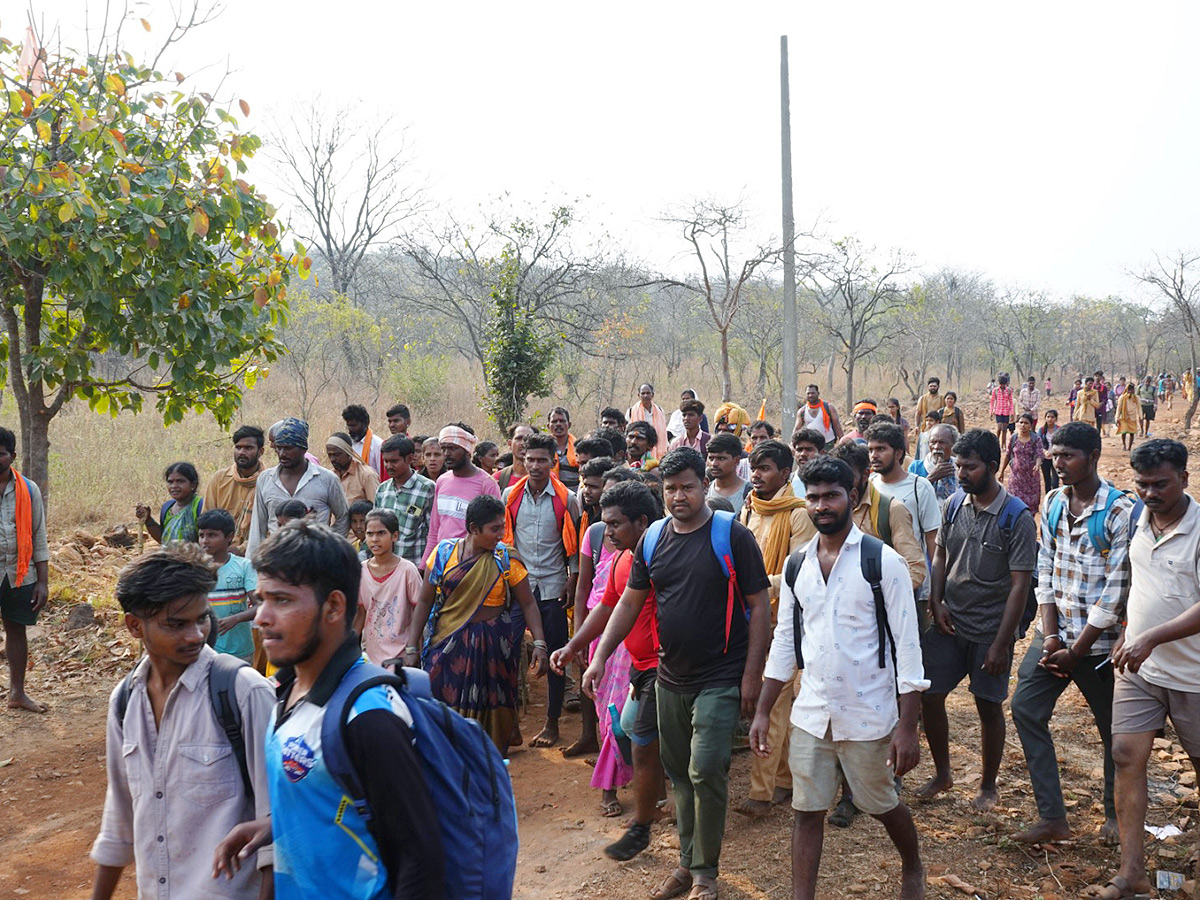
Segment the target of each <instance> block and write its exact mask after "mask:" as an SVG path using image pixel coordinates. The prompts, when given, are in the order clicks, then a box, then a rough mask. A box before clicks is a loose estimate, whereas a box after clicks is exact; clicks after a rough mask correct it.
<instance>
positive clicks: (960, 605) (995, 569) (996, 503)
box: [937, 487, 1037, 644]
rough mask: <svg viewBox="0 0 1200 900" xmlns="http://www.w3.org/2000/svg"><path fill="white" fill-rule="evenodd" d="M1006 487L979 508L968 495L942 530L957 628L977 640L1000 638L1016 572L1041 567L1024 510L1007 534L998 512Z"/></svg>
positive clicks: (940, 537) (1034, 534)
mask: <svg viewBox="0 0 1200 900" xmlns="http://www.w3.org/2000/svg"><path fill="white" fill-rule="evenodd" d="M1008 496H1009V495H1008V491H1006V490H1005V489H1004V488H1003V487H1002V488H1000V493H998V494H997V495H996V498H995V499H994V500H993V501H992V502H991V503H990V504H989V505H988V507H987V508H986V509H982V510H981V509H976V507H975V504H974V503H972V502H971V498H970V497H969V496H968V497H967V499H965V500H964V501H963V504H962V507H961V508H960V509H959V511H958V514H957V515H956V516H955V517H954V521H953V522H944V523H943V524H942V527H941V528H940V529H939V530H938V536H937V545H938V546H939V547H944V548H946V592H945V595H944V598H943V599H944V602H945V604H946V608H947V609H948V610H949V611H950V619H951V621H952V622H953V623H954V630H955V631H956V632H957V633H958V635H959V636H960V637H963V638H966V639H967V640H968V641H972V642H974V643H977V644H990V643H991V642H992V641H993V640H995V638H996V632H997V630H998V629H999V628H1000V620H1001V619H1002V618H1003V616H1004V606H1005V604H1006V603H1007V601H1008V591H1009V589H1010V588H1011V587H1012V573H1013V572H1032V571H1033V570H1034V569H1036V568H1037V527H1036V526H1035V525H1034V524H1033V516H1032V515H1031V514H1030V513H1029V511H1028V510H1025V511H1024V512H1022V513H1021V515H1020V516H1018V517H1017V520H1016V522H1015V523H1014V524H1013V527H1012V531H1011V533H1010V534H1008V535H1007V539H1006V536H1005V535H1004V534H1003V533H1002V532H1001V531H1000V511H1001V510H1002V509H1003V508H1004V503H1005V501H1007V500H1008Z"/></svg>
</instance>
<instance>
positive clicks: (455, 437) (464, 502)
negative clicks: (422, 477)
mask: <svg viewBox="0 0 1200 900" xmlns="http://www.w3.org/2000/svg"><path fill="white" fill-rule="evenodd" d="M438 444H439V445H440V446H441V449H442V453H443V455H444V456H445V459H446V471H445V472H443V473H442V474H441V476H439V478H438V480H437V486H436V487H435V488H434V492H433V514H432V515H431V516H430V518H429V536H428V537H427V538H426V539H425V550H424V552H423V553H422V554H421V558H422V560H427V559H429V554H430V553H432V552H433V549H434V548H435V547H436V546H437V545H438V541H444V540H447V539H448V538H460V537H466V534H467V506H468V505H469V504H470V502H471V501H472V500H474V499H475V498H476V497H478V496H479V495H480V494H490V495H491V496H493V497H495V498H496V499H497V500H499V499H500V488H499V486H498V485H497V484H496V482H495V479H493V478H492V476H491V475H489V474H488V473H487V472H485V471H483V469H481V468H479V467H478V466H476V465H475V464H474V463H473V462H471V451H473V450H474V449H475V432H474V431H473V430H472V429H471V427H470V426H469V425H467V424H466V423H465V422H455V423H454V424H453V425H447V426H446V427H445V428H443V429H442V430H441V431H440V432H439V433H438Z"/></svg>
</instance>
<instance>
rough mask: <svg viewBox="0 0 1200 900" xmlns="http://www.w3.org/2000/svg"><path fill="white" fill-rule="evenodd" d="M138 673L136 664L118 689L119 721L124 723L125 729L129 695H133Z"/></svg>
mask: <svg viewBox="0 0 1200 900" xmlns="http://www.w3.org/2000/svg"><path fill="white" fill-rule="evenodd" d="M136 671H137V665H136V664H135V665H134V667H133V669H132V670H130V672H129V674H128V675H126V676H125V677H124V678H122V679H121V684H120V685H119V686H118V687H117V698H116V703H117V721H118V722H120V723H122V727H124V723H125V713H126V712H127V711H128V710H129V695H130V694H132V693H133V673H134V672H136Z"/></svg>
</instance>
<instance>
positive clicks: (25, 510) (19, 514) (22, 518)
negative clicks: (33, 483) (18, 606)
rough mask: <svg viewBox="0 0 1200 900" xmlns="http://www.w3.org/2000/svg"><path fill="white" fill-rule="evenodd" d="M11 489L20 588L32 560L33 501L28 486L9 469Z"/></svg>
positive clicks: (15, 585)
mask: <svg viewBox="0 0 1200 900" xmlns="http://www.w3.org/2000/svg"><path fill="white" fill-rule="evenodd" d="M10 471H11V472H12V476H13V479H14V481H13V489H14V490H15V491H16V494H17V498H16V499H17V509H16V520H17V523H16V524H17V583H16V584H14V585H13V587H20V586H21V585H22V584H23V583H24V582H25V576H26V575H27V574H28V572H29V562H30V560H32V559H33V500H32V499H31V498H30V496H29V484H28V482H26V481H25V479H24V478H23V477H21V473H20V472H18V471H17V470H16V469H11V470H10Z"/></svg>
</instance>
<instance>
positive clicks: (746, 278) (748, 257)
mask: <svg viewBox="0 0 1200 900" xmlns="http://www.w3.org/2000/svg"><path fill="white" fill-rule="evenodd" d="M747 219H748V214H747V212H746V210H745V208H744V205H743V204H742V203H741V202H740V201H739V202H738V203H734V204H732V205H724V204H721V203H718V202H716V201H715V200H696V201H694V202H693V203H692V205H691V207H690V208H689V209H687V210H686V211H684V212H680V213H676V214H674V215H669V216H667V217H666V218H665V221H667V222H669V223H671V224H673V225H675V226H678V227H679V228H681V230H682V232H683V239H684V241H685V242H687V244H688V248H689V253H690V255H691V256H693V257H694V258H695V261H696V263H697V265H698V266H699V269H700V272H699V274H698V275H695V276H692V277H690V278H683V279H673V278H666V279H663V282H664V283H665V284H672V285H677V286H679V287H685V288H688V289H689V290H691V291H693V292H695V293H696V294H698V295H699V296H700V297H701V298H702V299H703V300H704V303H705V306H706V307H707V309H708V314H709V316H711V317H712V321H713V325H714V326H715V328H716V331H717V334H718V336H719V337H720V339H721V399H722V400H725V401H728V400H729V399H730V395H731V393H732V391H733V382H732V378H731V377H730V374H729V329H730V328H731V327H732V325H733V320H734V318H735V317H736V316H737V314H738V312H739V310H741V308H742V304H743V302H744V300H745V295H746V287H747V285H748V284H749V282H750V281H751V280H752V279H753V278H754V276H755V273H757V272H758V271H759V270H760V269H762V270H764V271H765V270H766V269H768V268H770V267H771V266H773V265H774V264H775V263H776V262H777V261H778V260H779V255H780V253H781V252H782V250H781V248H779V247H776V246H773V245H772V244H771V243H769V242H768V243H766V244H758V245H756V246H754V248H753V249H752V250H750V251H749V253H746V254H744V255H743V258H742V261H741V262H740V263H739V262H737V260H736V259H735V258H734V252H735V251H733V250H732V249H731V247H730V244H731V242H732V241H734V240H737V239H738V238H739V237H740V236H741V235H742V234H743V233H744V232H745V231H746V229H747V227H748V222H747Z"/></svg>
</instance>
